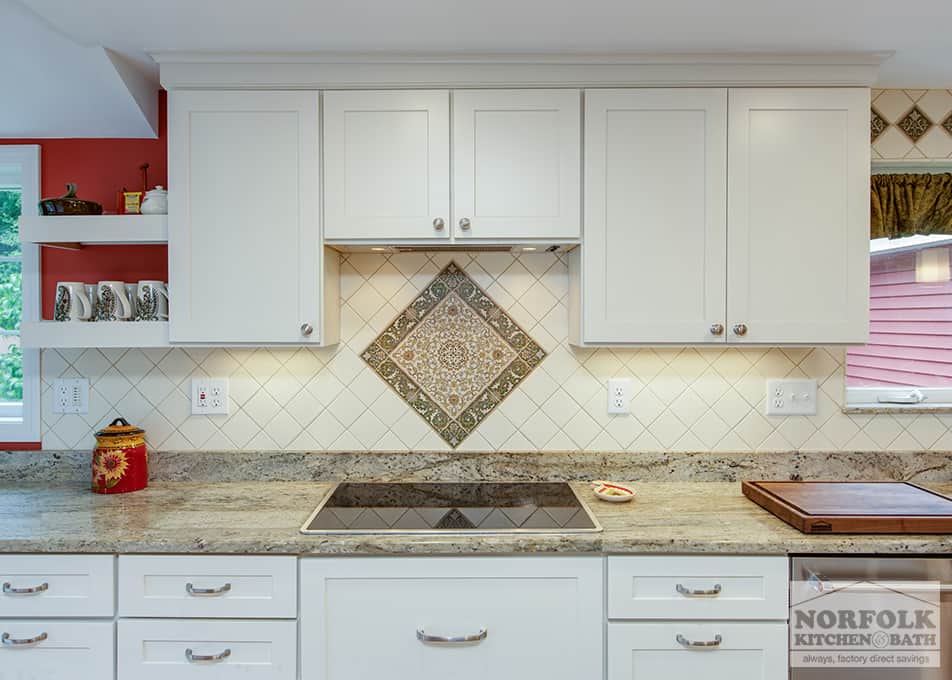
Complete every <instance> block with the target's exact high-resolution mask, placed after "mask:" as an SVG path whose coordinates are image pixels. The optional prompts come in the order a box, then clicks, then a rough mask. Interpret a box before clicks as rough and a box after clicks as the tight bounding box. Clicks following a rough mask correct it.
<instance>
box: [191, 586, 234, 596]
mask: <svg viewBox="0 0 952 680" xmlns="http://www.w3.org/2000/svg"><path fill="white" fill-rule="evenodd" d="M229 590H231V584H230V583H226V584H225V585H223V586H221V587H220V588H196V587H195V586H193V585H192V584H191V583H186V584H185V592H186V593H188V594H189V595H196V596H202V595H211V596H213V597H214V596H215V595H224V594H225V593H227V592H228V591H229Z"/></svg>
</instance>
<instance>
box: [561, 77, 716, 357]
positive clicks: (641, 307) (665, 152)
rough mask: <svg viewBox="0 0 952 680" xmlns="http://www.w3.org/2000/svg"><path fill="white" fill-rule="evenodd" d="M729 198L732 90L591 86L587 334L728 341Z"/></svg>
mask: <svg viewBox="0 0 952 680" xmlns="http://www.w3.org/2000/svg"><path fill="white" fill-rule="evenodd" d="M726 198H727V91H726V90H724V89H650V90H649V89H644V90H589V91H587V92H586V93H585V242H584V245H583V247H582V248H581V249H576V250H574V251H572V253H571V255H570V259H571V260H572V264H573V267H572V270H573V276H575V277H581V281H575V283H576V284H580V285H581V287H582V290H583V291H584V301H583V304H582V310H581V311H582V314H584V319H582V320H581V321H582V327H583V328H584V337H583V338H582V341H583V342H587V343H623V342H643V343H665V342H671V341H672V340H680V341H682V342H691V343H699V342H723V340H724V335H723V332H714V333H712V332H711V329H712V328H713V329H714V330H715V331H717V330H718V325H720V328H721V329H723V324H724V306H725V295H726V290H725V287H724V277H725V267H726V262H725V250H726V233H727V232H726V210H727V208H726ZM573 329H574V330H577V323H573Z"/></svg>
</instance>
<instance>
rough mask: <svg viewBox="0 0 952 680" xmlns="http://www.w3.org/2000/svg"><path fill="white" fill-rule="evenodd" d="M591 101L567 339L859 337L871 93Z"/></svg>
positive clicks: (835, 340)
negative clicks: (581, 238) (580, 236)
mask: <svg viewBox="0 0 952 680" xmlns="http://www.w3.org/2000/svg"><path fill="white" fill-rule="evenodd" d="M585 97H586V104H585V240H584V244H583V245H582V247H581V248H580V249H576V250H575V251H573V252H572V253H571V254H570V257H569V270H570V296H569V301H570V304H569V312H570V331H571V334H570V340H571V342H573V343H575V344H581V345H585V344H591V345H598V344H609V345H610V344H675V345H690V344H702V343H711V342H714V343H723V342H727V343H731V344H734V343H757V344H769V345H796V344H809V345H824V344H847V343H863V342H865V341H866V338H867V335H868V317H869V90H868V89H865V88H824V89H768V88H761V89H731V90H724V89H704V90H691V89H651V90H639V89H631V90H589V91H586V93H585Z"/></svg>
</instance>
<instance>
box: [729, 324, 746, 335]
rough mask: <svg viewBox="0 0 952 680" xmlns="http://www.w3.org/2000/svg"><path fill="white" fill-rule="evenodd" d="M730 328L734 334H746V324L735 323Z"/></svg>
mask: <svg viewBox="0 0 952 680" xmlns="http://www.w3.org/2000/svg"><path fill="white" fill-rule="evenodd" d="M731 330H732V331H734V335H747V324H745V323H735V324H734V325H733V327H731Z"/></svg>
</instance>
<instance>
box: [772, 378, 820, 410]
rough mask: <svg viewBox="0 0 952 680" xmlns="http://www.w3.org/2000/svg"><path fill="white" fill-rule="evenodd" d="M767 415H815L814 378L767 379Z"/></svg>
mask: <svg viewBox="0 0 952 680" xmlns="http://www.w3.org/2000/svg"><path fill="white" fill-rule="evenodd" d="M767 415H768V416H815V415H816V380H812V379H801V378H790V379H783V380H768V381H767Z"/></svg>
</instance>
